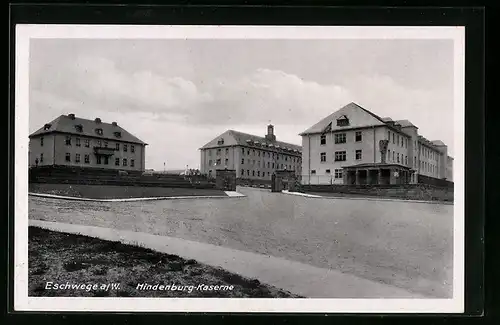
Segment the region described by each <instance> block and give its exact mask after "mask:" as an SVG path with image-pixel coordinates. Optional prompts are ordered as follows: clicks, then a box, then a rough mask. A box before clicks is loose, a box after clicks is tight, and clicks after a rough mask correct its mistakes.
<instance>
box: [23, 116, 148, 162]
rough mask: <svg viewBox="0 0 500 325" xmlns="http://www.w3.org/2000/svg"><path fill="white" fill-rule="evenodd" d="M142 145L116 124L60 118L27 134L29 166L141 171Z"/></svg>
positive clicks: (143, 146) (142, 159)
mask: <svg viewBox="0 0 500 325" xmlns="http://www.w3.org/2000/svg"><path fill="white" fill-rule="evenodd" d="M146 145H147V144H146V143H144V142H143V141H141V140H139V139H138V138H137V137H135V136H133V135H132V134H130V133H129V132H128V131H126V130H125V129H123V128H121V127H120V126H119V125H118V124H117V123H116V122H113V123H103V122H102V121H101V119H100V118H96V119H95V120H88V119H83V118H78V117H75V115H74V114H68V115H61V116H59V117H58V118H56V119H55V120H53V121H51V122H49V123H46V124H45V125H44V126H43V127H41V128H40V129H38V130H37V131H35V132H34V133H32V134H31V135H30V141H29V164H30V166H47V165H52V166H54V165H63V166H78V167H94V168H107V169H117V170H137V171H144V169H145V149H146Z"/></svg>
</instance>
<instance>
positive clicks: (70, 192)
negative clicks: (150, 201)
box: [29, 183, 227, 199]
mask: <svg viewBox="0 0 500 325" xmlns="http://www.w3.org/2000/svg"><path fill="white" fill-rule="evenodd" d="M29 191H30V192H34V193H45V194H56V195H64V196H73V197H83V198H89V199H122V198H137V197H166V196H168V197H170V196H227V195H226V194H225V193H224V191H221V190H216V189H194V188H175V187H142V186H112V185H79V184H36V183H32V184H29Z"/></svg>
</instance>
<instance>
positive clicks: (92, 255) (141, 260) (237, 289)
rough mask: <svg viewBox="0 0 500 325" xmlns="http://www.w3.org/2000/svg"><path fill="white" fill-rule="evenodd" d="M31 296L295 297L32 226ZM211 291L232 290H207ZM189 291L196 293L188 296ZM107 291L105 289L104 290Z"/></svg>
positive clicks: (173, 259)
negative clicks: (153, 287)
mask: <svg viewBox="0 0 500 325" xmlns="http://www.w3.org/2000/svg"><path fill="white" fill-rule="evenodd" d="M28 234H29V246H28V247H29V251H28V259H29V296H44V297H54V296H60V297H61V296H65V297H68V296H73V297H218V298H224V297H227V298H235V297H248V298H261V297H262V298H287V297H297V296H295V295H293V294H291V293H289V292H286V291H283V290H281V289H278V288H275V287H272V286H269V285H265V284H262V283H260V282H259V281H258V280H255V279H248V278H244V277H242V276H239V275H236V274H232V273H229V272H227V271H225V270H224V269H221V268H215V267H211V266H207V265H204V264H200V263H198V262H196V261H195V260H186V259H183V258H181V257H179V256H176V255H169V254H164V253H159V252H155V251H153V250H150V249H146V248H142V247H137V246H132V245H125V244H122V243H120V242H112V241H105V240H101V239H96V238H92V237H87V236H82V235H73V234H65V233H59V232H55V231H50V230H46V229H41V228H37V227H29V231H28ZM47 282H52V284H50V285H49V286H52V288H53V287H54V284H66V283H69V284H70V285H72V284H78V285H85V286H87V285H89V284H90V285H94V284H97V286H98V287H100V285H101V284H111V283H116V284H119V288H114V289H113V288H108V289H107V290H99V289H95V290H94V289H93V290H88V291H87V290H86V289H68V290H54V289H46V287H47V286H48V285H47ZM138 284H150V285H155V284H160V285H165V286H167V285H172V284H175V286H176V287H177V288H179V287H184V290H183V291H179V290H170V289H169V290H166V289H163V290H139V289H137V286H138ZM204 285H207V286H233V289H232V290H228V289H227V288H228V287H225V290H207V287H204ZM189 286H192V287H191V288H193V289H192V291H191V292H189V290H188V289H189V288H188V287H189ZM103 289H104V288H103Z"/></svg>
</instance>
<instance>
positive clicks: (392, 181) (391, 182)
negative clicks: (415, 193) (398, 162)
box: [389, 168, 396, 184]
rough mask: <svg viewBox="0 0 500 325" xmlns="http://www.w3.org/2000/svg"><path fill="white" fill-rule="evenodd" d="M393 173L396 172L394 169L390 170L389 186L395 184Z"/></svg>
mask: <svg viewBox="0 0 500 325" xmlns="http://www.w3.org/2000/svg"><path fill="white" fill-rule="evenodd" d="M395 171H396V170H395V169H394V168H391V169H390V177H389V184H396V177H395V176H394V172H395Z"/></svg>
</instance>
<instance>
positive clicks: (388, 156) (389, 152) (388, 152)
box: [387, 150, 391, 160]
mask: <svg viewBox="0 0 500 325" xmlns="http://www.w3.org/2000/svg"><path fill="white" fill-rule="evenodd" d="M387 158H389V159H388V160H391V150H387Z"/></svg>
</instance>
